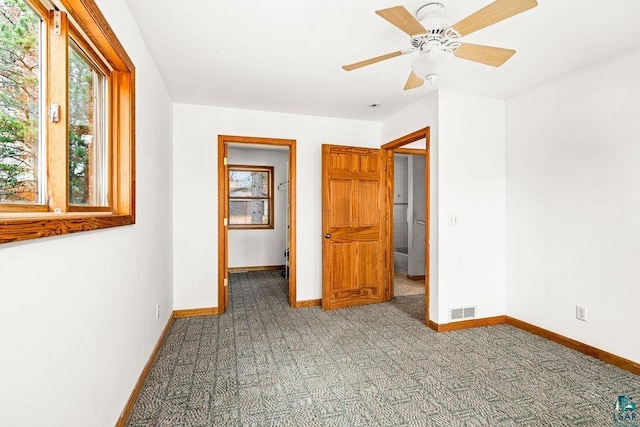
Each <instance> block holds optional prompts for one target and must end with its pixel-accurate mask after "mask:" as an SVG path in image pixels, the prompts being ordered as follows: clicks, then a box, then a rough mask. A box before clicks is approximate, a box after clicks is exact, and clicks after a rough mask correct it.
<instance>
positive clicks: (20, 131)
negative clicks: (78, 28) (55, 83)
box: [0, 0, 40, 203]
mask: <svg viewBox="0 0 640 427" xmlns="http://www.w3.org/2000/svg"><path fill="white" fill-rule="evenodd" d="M39 26H40V18H39V17H38V15H37V14H36V13H35V12H33V11H32V10H31V9H30V8H29V7H28V6H27V5H26V3H24V2H23V1H21V0H4V2H3V3H2V4H0V203H3V202H4V203H6V202H34V201H36V199H37V191H38V169H37V156H38V122H39V108H40V107H39V98H40V97H39V87H38V86H39V73H40V70H39V58H38V40H39Z"/></svg>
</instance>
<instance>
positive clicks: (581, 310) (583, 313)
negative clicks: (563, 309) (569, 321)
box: [576, 305, 587, 322]
mask: <svg viewBox="0 0 640 427" xmlns="http://www.w3.org/2000/svg"><path fill="white" fill-rule="evenodd" d="M576 319H578V320H582V321H583V322H586V321H587V307H585V306H583V305H576Z"/></svg>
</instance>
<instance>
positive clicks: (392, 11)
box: [376, 6, 427, 36]
mask: <svg viewBox="0 0 640 427" xmlns="http://www.w3.org/2000/svg"><path fill="white" fill-rule="evenodd" d="M376 13H377V14H378V15H380V16H382V17H383V18H384V19H386V20H387V21H389V22H391V23H392V24H393V25H395V26H396V27H398V28H400V29H401V30H402V31H404V32H405V33H407V34H409V35H410V36H415V35H418V34H425V33H426V32H427V30H425V28H424V27H423V26H422V24H421V23H420V22H419V21H418V20H417V19H416V18H415V17H414V16H413V15H412V14H411V13H410V12H409V11H408V10H407V9H405V8H404V6H395V7H390V8H389V9H382V10H376Z"/></svg>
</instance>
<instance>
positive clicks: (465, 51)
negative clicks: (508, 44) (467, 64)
mask: <svg viewBox="0 0 640 427" xmlns="http://www.w3.org/2000/svg"><path fill="white" fill-rule="evenodd" d="M514 53H516V51H515V50H512V49H503V48H501V47H493V46H482V45H479V44H471V43H462V45H460V47H459V48H458V49H456V51H455V52H453V54H454V55H455V56H456V57H458V58H462V59H468V60H469V61H475V62H480V63H481V64H486V65H491V66H492V67H499V66H501V65H502V64H504V63H505V62H507V60H509V58H511V57H512V56H513V54H514Z"/></svg>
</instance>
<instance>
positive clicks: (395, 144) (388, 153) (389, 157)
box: [380, 127, 431, 326]
mask: <svg viewBox="0 0 640 427" xmlns="http://www.w3.org/2000/svg"><path fill="white" fill-rule="evenodd" d="M430 129H431V128H430V127H426V128H423V129H419V130H417V131H415V132H412V133H410V134H408V135H404V136H401V137H400V138H397V139H394V140H393V141H391V142H388V143H386V144H384V145H382V146H381V147H380V149H381V150H383V152H384V156H385V159H386V163H387V165H386V166H387V182H386V193H387V197H386V199H385V200H386V203H385V212H386V219H387V227H386V228H387V235H386V237H387V250H388V251H389V254H393V194H394V193H393V182H394V163H393V155H394V153H402V152H404V153H410V154H417V153H415V152H410V151H409V149H406V148H402V147H404V146H405V145H407V144H411V143H412V142H416V141H420V140H421V139H424V140H425V141H426V144H425V150H424V161H425V191H426V194H425V204H426V206H425V215H426V216H425V221H426V223H427V225H426V226H425V232H424V238H425V251H424V252H425V263H424V286H425V290H424V322H425V325H426V326H429V311H430V310H429V308H430V306H429V304H430V301H431V286H430V283H429V281H430V277H429V269H430V265H429V260H430V250H431V248H430V245H429V241H430V237H429V235H430V232H431V209H430V204H431V203H430V199H431V187H430V185H429V184H430V175H431V173H430V170H431V168H430V164H431V160H430V156H429V148H430V146H431V131H430ZM387 271H388V272H389V275H388V277H387V284H386V286H385V289H386V292H387V297H388V298H387V299H391V298H392V297H393V272H394V267H393V256H389V257H387Z"/></svg>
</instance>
